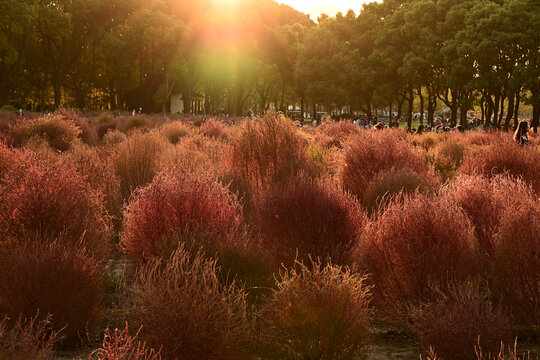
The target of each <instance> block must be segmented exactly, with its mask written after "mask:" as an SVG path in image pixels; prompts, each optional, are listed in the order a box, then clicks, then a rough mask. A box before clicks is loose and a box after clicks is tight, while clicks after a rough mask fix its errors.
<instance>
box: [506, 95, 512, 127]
mask: <svg viewBox="0 0 540 360" xmlns="http://www.w3.org/2000/svg"><path fill="white" fill-rule="evenodd" d="M513 116H514V94H510V96H509V97H508V111H507V114H506V119H505V121H504V131H508V129H509V128H510V120H512V117H513Z"/></svg>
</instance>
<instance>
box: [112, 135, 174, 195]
mask: <svg viewBox="0 0 540 360" xmlns="http://www.w3.org/2000/svg"><path fill="white" fill-rule="evenodd" d="M164 146H165V144H164V140H163V139H162V138H161V137H158V136H157V135H156V134H152V133H150V134H142V133H134V134H132V135H131V136H130V137H129V138H128V139H127V141H124V142H122V143H121V144H120V145H119V146H118V152H117V154H116V157H115V158H114V165H115V169H116V175H117V176H118V177H119V178H120V193H121V194H122V198H123V199H124V200H127V199H129V196H130V195H131V193H132V192H133V191H134V190H135V189H136V188H137V187H139V186H145V185H147V184H149V183H150V182H151V181H152V179H153V178H154V176H155V175H156V173H157V170H158V169H157V168H158V160H159V155H160V153H161V152H162V151H163V148H164Z"/></svg>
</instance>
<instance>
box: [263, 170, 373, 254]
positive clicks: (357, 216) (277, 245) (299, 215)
mask: <svg viewBox="0 0 540 360" xmlns="http://www.w3.org/2000/svg"><path fill="white" fill-rule="evenodd" d="M365 220H366V216H365V214H364V212H363V211H362V209H361V207H360V206H359V205H358V203H357V201H356V200H355V199H354V197H352V196H349V195H347V194H345V193H343V192H342V191H341V189H339V188H338V187H337V186H334V185H333V184H331V183H329V182H328V181H324V180H318V181H317V180H315V181H314V180H311V179H307V178H298V179H293V180H291V181H289V182H288V183H287V184H285V185H282V186H275V187H273V188H271V189H269V190H267V191H265V192H264V193H263V195H262V197H261V199H260V201H259V202H258V204H257V217H256V223H257V228H258V230H259V234H260V237H261V239H262V242H263V244H264V245H265V247H266V248H268V249H270V250H272V252H273V253H274V254H275V256H276V257H277V258H278V259H279V260H280V261H285V262H287V263H289V264H290V263H292V262H293V261H294V260H295V257H296V256H298V259H299V260H308V259H309V256H311V257H312V258H320V259H321V260H322V261H324V262H326V261H332V262H333V263H336V264H345V263H347V262H348V260H349V259H350V251H351V249H352V248H353V247H354V245H355V244H356V241H357V239H358V236H359V235H360V233H361V231H362V228H363V226H364V223H365Z"/></svg>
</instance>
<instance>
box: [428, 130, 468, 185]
mask: <svg viewBox="0 0 540 360" xmlns="http://www.w3.org/2000/svg"><path fill="white" fill-rule="evenodd" d="M434 153H435V154H434V157H435V168H436V169H437V170H438V171H439V173H440V174H441V175H442V177H443V179H445V180H446V179H451V178H453V177H454V176H455V175H456V173H457V171H458V169H459V167H460V166H461V164H463V161H464V160H465V156H466V154H467V147H466V146H465V144H463V143H462V142H461V141H460V140H459V139H458V138H457V137H449V138H447V140H446V141H445V142H442V143H441V144H440V145H439V146H437V147H436V148H435V150H434Z"/></svg>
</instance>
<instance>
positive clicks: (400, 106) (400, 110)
mask: <svg viewBox="0 0 540 360" xmlns="http://www.w3.org/2000/svg"><path fill="white" fill-rule="evenodd" d="M397 101H398V108H397V119H398V120H399V121H401V117H402V116H403V103H404V102H405V97H404V96H401V97H400V96H398V98H397Z"/></svg>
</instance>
